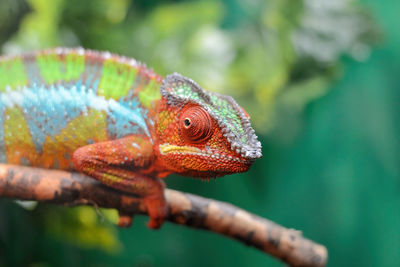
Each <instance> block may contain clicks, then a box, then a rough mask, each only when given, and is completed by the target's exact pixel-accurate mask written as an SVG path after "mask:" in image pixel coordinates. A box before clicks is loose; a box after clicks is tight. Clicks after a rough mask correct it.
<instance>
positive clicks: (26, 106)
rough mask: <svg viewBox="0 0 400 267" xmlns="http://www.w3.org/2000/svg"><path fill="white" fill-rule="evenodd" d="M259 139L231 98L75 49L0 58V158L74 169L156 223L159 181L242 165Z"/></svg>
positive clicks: (255, 152) (162, 209)
mask: <svg viewBox="0 0 400 267" xmlns="http://www.w3.org/2000/svg"><path fill="white" fill-rule="evenodd" d="M259 157H261V145H260V143H259V141H258V140H257V137H256V135H255V134H254V130H253V129H252V127H251V125H250V121H249V116H248V115H247V113H246V112H245V111H244V110H243V109H242V108H241V107H240V106H239V105H238V104H237V103H236V102H235V101H234V100H233V99H232V98H231V97H229V96H224V95H220V94H217V93H210V92H206V91H204V90H203V89H201V88H200V86H199V85H197V84H196V83H195V82H193V81H192V80H190V79H188V78H185V77H184V76H182V75H180V74H177V73H174V74H171V75H168V76H166V77H165V78H163V77H161V76H159V75H157V74H155V73H154V72H153V71H152V70H149V69H147V68H146V66H145V65H143V64H141V63H139V62H137V61H136V60H134V59H130V58H125V57H121V56H117V55H114V54H111V53H108V52H97V51H91V50H84V49H81V48H77V49H67V48H56V49H51V50H45V51H38V52H35V53H31V54H24V55H21V56H3V57H0V162H2V163H10V164H19V165H28V166H36V167H41V168H51V169H63V170H77V171H80V172H82V173H85V174H87V175H89V176H91V177H93V178H95V179H97V180H99V181H101V182H102V183H104V184H106V185H107V186H110V187H113V188H116V189H119V190H123V191H127V192H131V193H134V194H137V195H139V196H142V197H143V198H144V199H145V203H146V206H147V209H148V213H149V215H150V222H149V227H151V228H158V227H160V226H161V224H162V222H163V218H164V217H165V215H166V213H167V204H166V201H165V198H164V194H163V189H164V186H163V183H162V182H161V180H160V179H159V178H163V177H165V176H167V175H169V174H171V173H177V174H181V175H184V176H194V177H201V178H210V177H219V176H223V175H226V174H231V173H237V172H244V171H247V170H248V168H249V167H250V166H251V164H252V163H253V161H254V160H255V159H256V158H259Z"/></svg>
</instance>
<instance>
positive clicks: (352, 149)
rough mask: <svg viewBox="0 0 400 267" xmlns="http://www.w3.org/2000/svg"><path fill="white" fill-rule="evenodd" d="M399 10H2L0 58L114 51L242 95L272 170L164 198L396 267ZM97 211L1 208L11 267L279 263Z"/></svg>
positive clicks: (0, 231) (298, 4)
mask: <svg viewBox="0 0 400 267" xmlns="http://www.w3.org/2000/svg"><path fill="white" fill-rule="evenodd" d="M399 11H400V3H399V1H397V0H388V1H387V2H385V4H383V3H382V4H381V3H377V2H374V1H372V0H364V1H361V2H360V1H355V0H335V1H333V0H302V1H290V0H268V1H263V0H245V1H239V0H222V1H177V0H175V1H171V0H170V1H157V0H147V1H146V0H137V1H129V0H88V1H82V0H27V1H23V0H15V1H13V0H0V48H1V49H2V52H3V53H20V52H22V51H29V50H36V49H40V48H47V47H54V46H83V47H85V48H91V49H98V50H109V51H111V52H116V53H120V54H123V55H126V56H131V57H134V58H136V59H138V60H141V61H143V62H145V63H147V64H148V66H150V67H153V68H154V69H155V71H156V72H158V73H160V74H162V75H166V74H169V73H172V72H175V71H177V72H180V73H182V74H183V75H185V76H188V77H191V78H193V79H194V80H195V81H197V82H198V83H199V84H200V85H201V86H203V87H204V88H206V89H210V90H213V91H219V92H222V93H226V94H230V95H233V96H234V97H235V98H236V99H237V100H238V102H239V103H240V104H241V105H242V106H243V107H245V109H246V110H247V111H248V113H249V114H250V115H251V116H252V122H253V123H254V124H255V128H256V131H257V133H259V135H260V139H261V141H262V143H263V147H264V149H263V153H264V157H263V158H262V159H261V160H258V161H257V162H256V163H255V164H254V167H253V168H252V169H251V170H250V171H249V172H248V173H246V174H239V175H233V176H230V177H229V178H225V179H220V180H217V181H216V182H214V181H211V182H210V183H204V182H200V181H198V180H193V179H182V178H181V177H170V178H168V179H167V184H168V186H169V187H171V188H177V189H179V190H184V191H189V192H193V193H197V194H200V195H205V196H207V197H211V198H216V199H220V200H223V201H228V202H231V203H233V204H236V205H238V206H241V207H243V208H245V209H248V210H249V211H251V212H255V213H257V214H260V215H261V216H265V217H268V218H271V219H273V220H276V221H277V222H279V223H281V224H283V225H285V226H287V227H293V228H297V229H301V230H302V231H303V232H304V234H305V235H306V236H307V237H309V238H311V239H314V240H316V241H319V242H322V243H323V244H325V245H327V247H328V249H329V252H330V259H329V263H330V266H399V265H400V254H399V253H398V252H399V248H400V230H399V229H400V228H399V227H398V222H400V210H399V205H400V191H399V188H400V187H399V181H400V178H399V173H400V170H399V164H398V159H399V158H400V155H399V154H400V152H399V151H400V143H399V142H398V136H399V134H400V124H399V123H398V114H399V112H400V106H399V104H398V103H399V101H400V100H399V99H400V94H399V91H398V89H399V88H400V77H399V75H398V66H399V65H400V55H399V53H398V44H399V43H400V36H399V32H398V30H397V28H396V25H397V20H398V12H399ZM378 25H379V26H378ZM378 29H381V30H378ZM378 43H379V44H378ZM373 45H377V46H376V47H373ZM0 75H1V73H0ZM99 213H100V214H103V215H97V212H96V211H95V210H94V209H93V208H90V207H79V208H74V209H70V208H68V209H67V208H63V207H52V206H48V205H39V207H38V208H36V209H34V210H33V211H28V210H25V209H23V208H21V207H20V205H18V204H16V203H15V202H10V201H5V200H1V201H0V266H27V265H29V266H54V265H57V266H71V265H73V266H87V265H90V266H115V265H117V266H132V265H133V266H173V265H177V266H188V265H190V266H203V265H207V266H260V265H268V266H280V265H281V264H280V263H278V262H277V261H275V260H273V259H272V258H269V257H266V256H265V255H263V254H262V253H260V252H258V251H255V250H253V249H251V248H246V247H244V246H243V245H241V244H237V243H236V242H232V241H230V240H226V239H224V238H221V237H219V236H216V235H214V234H211V233H205V232H201V231H195V230H192V229H186V228H183V227H179V226H173V225H170V224H165V225H164V226H163V228H162V229H161V230H160V231H157V232H155V231H150V230H148V229H146V227H145V226H144V224H145V219H143V218H141V217H138V218H137V219H135V224H134V226H133V227H132V228H130V229H116V228H115V226H113V224H112V223H111V222H115V220H116V214H115V212H114V213H113V212H112V211H103V210H101V211H99ZM103 217H104V218H103ZM102 218H103V219H102ZM104 252H106V253H104Z"/></svg>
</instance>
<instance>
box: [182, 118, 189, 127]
mask: <svg viewBox="0 0 400 267" xmlns="http://www.w3.org/2000/svg"><path fill="white" fill-rule="evenodd" d="M190 123H191V122H190V119H189V118H186V119H185V120H184V121H183V124H185V128H188V127H189V126H190Z"/></svg>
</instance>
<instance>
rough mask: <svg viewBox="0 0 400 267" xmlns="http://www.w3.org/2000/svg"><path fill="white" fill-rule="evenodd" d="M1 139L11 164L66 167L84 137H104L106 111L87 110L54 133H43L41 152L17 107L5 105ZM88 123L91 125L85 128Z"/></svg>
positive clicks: (83, 142) (86, 138) (69, 165)
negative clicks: (40, 152)
mask: <svg viewBox="0 0 400 267" xmlns="http://www.w3.org/2000/svg"><path fill="white" fill-rule="evenodd" d="M4 117H5V118H6V120H5V122H4V143H5V148H6V154H7V161H8V162H9V163H11V164H24V163H26V162H24V160H25V161H27V162H29V165H32V166H39V167H45V168H59V169H70V168H71V167H72V165H71V158H72V153H73V152H74V151H75V150H76V149H77V148H79V147H81V146H83V145H86V144H87V141H88V140H93V141H94V142H101V141H106V140H107V127H106V115H105V114H104V112H101V111H95V110H90V111H89V113H88V115H87V116H79V117H77V118H75V119H74V120H72V121H71V122H70V123H68V125H67V127H65V129H63V130H62V131H61V132H60V133H59V134H58V135H56V136H53V137H51V136H47V137H46V140H45V143H44V145H43V153H42V154H39V153H38V152H37V151H36V149H35V146H34V143H33V141H32V138H31V134H30V132H29V128H28V126H27V124H26V120H25V118H24V116H23V114H22V112H21V111H20V110H19V109H18V108H10V109H7V110H6V111H5V113H4ZM88 125H94V127H95V128H96V131H93V128H92V127H90V128H88Z"/></svg>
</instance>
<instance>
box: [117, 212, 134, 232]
mask: <svg viewBox="0 0 400 267" xmlns="http://www.w3.org/2000/svg"><path fill="white" fill-rule="evenodd" d="M118 216H119V220H118V227H121V228H127V227H130V226H131V225H132V221H133V214H132V213H124V212H122V211H118Z"/></svg>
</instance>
